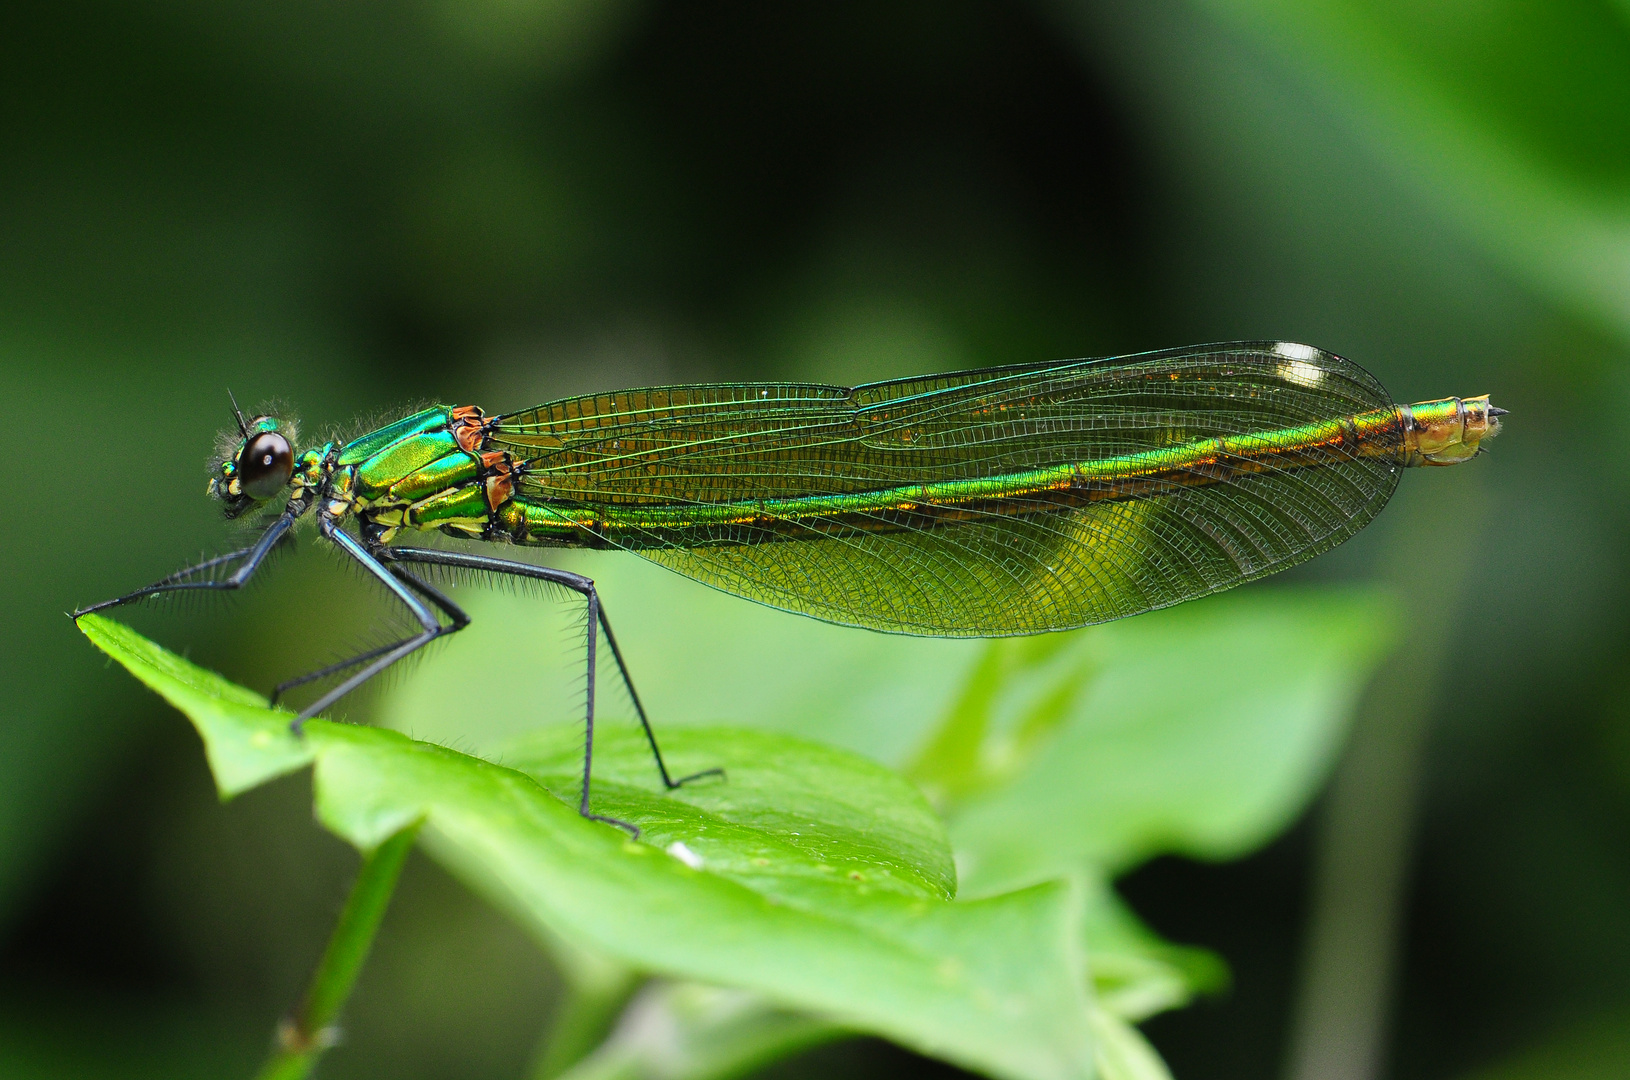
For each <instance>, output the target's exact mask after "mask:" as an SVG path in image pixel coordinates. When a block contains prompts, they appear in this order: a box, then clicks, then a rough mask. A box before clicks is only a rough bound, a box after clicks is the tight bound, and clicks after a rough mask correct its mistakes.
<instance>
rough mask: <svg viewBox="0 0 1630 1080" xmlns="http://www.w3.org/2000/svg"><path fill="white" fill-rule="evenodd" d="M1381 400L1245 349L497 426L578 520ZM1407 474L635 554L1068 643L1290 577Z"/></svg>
mask: <svg viewBox="0 0 1630 1080" xmlns="http://www.w3.org/2000/svg"><path fill="white" fill-rule="evenodd" d="M1387 405H1390V400H1389V399H1388V398H1387V395H1386V393H1385V391H1384V390H1382V389H1381V387H1380V386H1379V385H1378V384H1377V383H1376V382H1375V380H1374V379H1372V378H1371V377H1370V376H1369V375H1368V374H1367V373H1365V372H1364V371H1363V370H1362V369H1360V368H1358V367H1357V366H1356V365H1354V364H1352V363H1350V362H1349V361H1346V360H1343V359H1341V358H1339V357H1335V356H1332V355H1331V354H1328V353H1323V352H1319V351H1317V350H1311V349H1308V348H1306V347H1305V346H1289V345H1282V344H1279V343H1247V344H1234V345H1225V346H1208V347H1203V348H1199V349H1189V350H1174V351H1170V352H1164V353H1154V354H1143V355H1140V356H1134V357H1128V358H1123V359H1110V360H1095V361H1067V362H1061V363H1054V364H1048V365H1043V366H1037V367H1030V368H1005V369H995V370H987V371H980V372H968V373H961V374H956V375H947V376H938V377H930V378H924V379H913V380H903V381H897V382H890V383H878V384H873V385H871V386H862V387H857V388H854V389H845V388H841V387H827V386H818V385H806V384H760V385H748V386H716V387H713V386H699V387H676V388H664V389H656V390H643V391H633V392H627V393H620V394H616V395H601V396H597V397H591V398H577V399H570V400H568V401H562V402H557V403H554V404H552V405H549V406H543V407H541V408H540V409H537V410H532V412H531V413H528V414H519V415H518V416H516V417H511V418H505V420H504V422H503V424H502V428H501V431H502V434H501V436H500V439H501V442H502V443H503V445H504V446H505V447H506V448H508V449H510V450H511V451H512V452H519V453H525V454H528V455H530V457H529V460H530V461H531V462H532V470H533V471H532V475H531V477H530V478H529V479H528V480H527V481H526V490H528V491H529V492H530V493H532V494H534V495H542V496H546V497H549V498H554V499H568V500H573V501H579V502H582V503H587V504H595V503H608V504H609V503H648V504H665V505H683V504H695V503H706V502H714V501H723V500H730V501H734V500H753V499H769V498H797V497H801V496H814V495H832V494H852V493H855V492H863V491H873V490H878V489H880V488H885V487H890V486H894V485H898V484H912V483H921V482H927V481H937V480H952V479H967V478H983V477H990V476H999V475H1004V474H1007V473H1012V472H1018V471H1021V470H1025V469H1032V468H1042V467H1047V466H1051V465H1058V464H1064V463H1072V462H1087V461H1094V460H1099V459H1103V458H1107V457H1116V456H1121V455H1125V454H1130V453H1137V452H1140V451H1144V450H1151V449H1156V448H1159V447H1166V446H1171V445H1173V444H1179V443H1184V442H1189V441H1191V440H1194V439H1199V438H1208V437H1213V436H1218V435H1239V434H1247V433H1250V432H1257V431H1267V430H1276V429H1281V428H1286V427H1294V426H1297V425H1301V424H1306V423H1310V422H1314V421H1319V420H1329V419H1333V418H1336V417H1343V416H1350V415H1353V414H1356V413H1359V412H1364V411H1368V410H1371V409H1375V408H1381V407H1385V406H1387ZM1397 474H1398V466H1397V465H1396V464H1394V463H1393V462H1391V461H1388V460H1384V459H1376V458H1359V457H1354V458H1352V459H1350V460H1344V461H1339V462H1335V463H1332V464H1330V465H1325V466H1320V467H1317V468H1301V469H1285V470H1280V471H1269V472H1265V473H1259V474H1256V475H1251V476H1243V477H1238V478H1235V479H1232V480H1228V481H1224V482H1221V483H1216V484H1211V485H1208V486H1176V487H1174V488H1172V489H1170V490H1168V491H1166V492H1165V493H1163V494H1159V495H1155V496H1153V497H1148V498H1139V499H1131V500H1126V501H1113V502H1100V503H1094V504H1092V505H1089V506H1086V507H1074V508H1061V507H1059V506H1056V505H1050V504H1041V503H1038V504H1037V512H1036V513H1034V514H1028V515H1027V514H1013V513H1011V512H1005V513H1002V514H1000V515H992V516H991V517H989V518H988V519H985V520H978V521H973V522H969V523H964V524H957V525H951V526H943V527H938V528H932V529H923V530H916V531H911V530H893V531H871V530H866V529H855V530H852V531H850V532H847V533H845V534H840V535H837V536H832V535H828V534H822V533H817V532H815V531H813V530H807V529H805V530H802V535H804V536H807V539H797V536H798V535H800V528H801V527H800V526H797V525H795V524H790V525H789V528H788V532H789V533H790V534H791V536H792V537H793V538H791V539H786V540H780V541H777V542H771V543H741V542H735V538H733V537H732V536H731V535H729V532H728V530H726V531H725V532H724V533H722V534H718V535H714V536H712V537H710V538H709V542H707V543H705V544H700V545H698V544H696V543H695V541H694V538H691V539H690V540H688V541H687V543H686V546H679V545H678V544H677V543H675V542H674V541H673V539H672V538H670V537H668V536H666V535H664V534H663V533H661V532H660V531H655V530H653V531H650V532H648V533H646V534H644V535H641V536H639V537H638V538H636V540H634V541H631V542H629V544H628V546H629V547H631V548H633V549H634V550H637V551H639V553H640V554H641V555H644V556H645V557H646V558H649V559H651V560H653V561H655V562H658V563H661V564H662V565H664V566H668V567H670V568H671V569H674V570H676V571H678V572H680V573H682V574H685V575H687V576H689V577H693V578H696V579H698V580H700V581H704V582H706V583H708V584H710V585H713V586H716V587H718V588H720V589H723V590H725V591H727V592H731V593H736V594H738V595H742V596H746V597H750V598H752V599H755V600H758V601H761V602H763V603H767V604H770V605H772V606H774V607H779V608H784V609H786V610H790V611H797V612H801V613H803V614H807V615H812V616H814V617H817V618H821V619H826V620H829V621H832V622H839V623H846V624H852V625H859V626H867V627H872V628H874V629H880V630H889V631H896V632H902V633H917V634H933V635H980V636H986V635H1001V634H1017V633H1031V632H1035V631H1040V630H1056V629H1066V628H1069V627H1074V626H1081V625H1085V624H1088V623H1094V622H1103V621H1106V620H1108V619H1114V618H1120V617H1123V616H1126V615H1133V614H1136V613H1138V612H1141V611H1147V610H1150V609H1152V608H1156V607H1163V606H1166V605H1169V604H1175V603H1179V602H1181V601H1183V600H1187V599H1191V598H1193V597H1196V596H1200V595H1203V594H1206V593H1210V592H1216V591H1219V590H1221V589H1226V588H1229V587H1231V586H1233V585H1237V584H1239V583H1241V582H1244V581H1249V580H1252V579H1254V578H1258V577H1262V576H1264V575H1266V574H1270V573H1273V572H1275V571H1277V570H1280V569H1284V568H1285V567H1287V566H1290V565H1293V564H1295V563H1297V562H1300V561H1302V560H1304V559H1307V558H1311V557H1312V556H1314V555H1316V554H1318V553H1320V552H1322V551H1325V550H1328V549H1329V548H1331V547H1334V546H1335V545H1336V544H1339V543H1340V542H1341V541H1343V540H1345V539H1346V538H1347V537H1349V536H1351V535H1352V534H1353V533H1355V532H1357V531H1358V530H1359V529H1361V528H1362V527H1363V526H1364V525H1365V524H1367V523H1368V522H1369V521H1370V520H1371V519H1372V518H1373V517H1374V516H1375V514H1376V513H1378V512H1379V511H1380V509H1381V507H1382V506H1384V505H1385V503H1386V501H1387V499H1388V498H1389V497H1390V496H1391V494H1392V491H1393V489H1394V487H1395V485H1396V483H1397Z"/></svg>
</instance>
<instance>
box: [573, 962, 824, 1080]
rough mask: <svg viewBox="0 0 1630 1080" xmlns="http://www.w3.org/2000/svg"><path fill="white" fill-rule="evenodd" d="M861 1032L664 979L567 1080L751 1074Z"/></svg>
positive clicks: (736, 993)
mask: <svg viewBox="0 0 1630 1080" xmlns="http://www.w3.org/2000/svg"><path fill="white" fill-rule="evenodd" d="M853 1034H854V1032H853V1031H852V1030H850V1029H849V1028H846V1027H844V1026H843V1025H841V1024H834V1023H832V1022H831V1021H829V1020H822V1019H819V1018H817V1017H812V1016H808V1015H806V1014H802V1013H795V1012H789V1011H787V1010H785V1009H778V1008H776V1007H775V1006H774V1005H772V1004H771V1003H769V1002H768V1001H766V1000H765V999H764V998H763V997H762V996H760V995H758V994H753V993H750V992H747V991H743V990H724V989H720V988H718V987H712V986H702V985H700V984H698V983H671V982H665V981H656V982H653V983H651V984H650V985H648V986H647V987H646V988H645V989H644V990H642V991H641V992H640V994H639V996H638V997H637V998H635V999H634V1001H633V1003H632V1004H631V1005H630V1006H629V1008H628V1010H627V1012H626V1013H624V1015H623V1019H622V1022H621V1023H620V1024H619V1025H618V1027H617V1030H616V1031H615V1032H614V1033H613V1034H612V1036H611V1038H609V1039H607V1040H606V1042H605V1044H604V1045H602V1046H601V1047H600V1049H599V1050H597V1051H595V1053H594V1054H592V1055H590V1056H589V1057H587V1058H585V1059H584V1060H583V1061H582V1062H580V1063H579V1064H578V1065H577V1066H576V1067H575V1068H573V1069H571V1070H570V1071H569V1072H567V1073H564V1074H563V1075H562V1080H644V1078H646V1077H662V1078H663V1080H717V1078H723V1077H732V1076H745V1075H747V1074H749V1073H751V1072H752V1071H753V1070H755V1069H757V1068H759V1067H762V1066H764V1065H768V1064H770V1063H771V1062H773V1061H777V1060H779V1059H781V1058H783V1057H786V1056H787V1055H789V1054H793V1053H797V1052H798V1051H801V1050H807V1049H809V1048H811V1047H814V1046H818V1045H820V1044H822V1043H826V1042H831V1041H833V1040H835V1039H842V1038H847V1037H849V1036H851V1035H853Z"/></svg>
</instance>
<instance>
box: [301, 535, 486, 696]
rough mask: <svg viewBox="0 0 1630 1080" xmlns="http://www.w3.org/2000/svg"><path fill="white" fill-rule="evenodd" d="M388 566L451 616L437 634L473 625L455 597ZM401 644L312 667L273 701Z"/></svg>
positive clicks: (397, 643) (382, 646) (456, 630)
mask: <svg viewBox="0 0 1630 1080" xmlns="http://www.w3.org/2000/svg"><path fill="white" fill-rule="evenodd" d="M375 557H378V553H377V552H375ZM386 569H387V570H389V571H390V572H391V573H392V574H394V575H396V577H397V578H398V579H399V580H400V581H401V582H402V583H403V584H404V585H406V586H407V587H408V588H410V589H412V590H413V591H414V592H416V593H418V594H419V595H420V596H422V597H424V598H425V599H426V600H429V601H430V602H431V603H432V604H434V605H436V606H437V607H438V608H440V609H441V611H442V613H443V614H444V615H446V616H447V617H448V618H449V619H451V620H452V623H451V624H450V625H448V626H444V627H442V628H441V630H440V633H439V634H438V635H437V636H438V637H444V636H446V635H448V634H456V633H458V632H459V631H460V630H462V629H464V628H465V627H466V626H469V625H470V617H469V616H468V615H466V614H465V613H464V609H463V608H461V607H459V606H458V605H457V604H455V603H453V601H451V600H449V599H448V598H447V596H446V595H445V594H444V593H442V592H441V591H440V590H439V589H436V588H435V587H433V586H432V585H430V584H429V583H428V582H425V581H421V580H420V579H419V578H416V577H414V576H413V575H412V574H410V573H408V572H407V571H406V570H404V569H402V568H401V567H400V566H387V567H386ZM402 644H403V642H401V641H397V642H393V643H391V644H389V645H381V646H379V647H378V648H377V649H369V650H368V651H367V652H364V653H359V654H357V655H356V656H353V657H350V658H349V659H345V660H341V661H339V662H338V663H336V664H329V665H328V666H327V667H324V668H319V669H317V670H316V671H309V672H307V673H306V674H304V675H300V676H298V677H296V678H293V679H287V680H285V681H283V682H280V683H278V684H277V685H276V686H274V687H273V688H272V699H271V700H272V704H273V705H276V704H277V700H278V698H280V697H282V696H283V695H284V694H285V693H286V692H287V691H290V690H293V689H294V688H295V687H297V686H304V685H306V684H307V683H311V682H316V681H317V680H318V679H326V678H328V676H330V675H333V674H335V673H337V672H341V671H345V670H348V669H350V668H354V667H356V666H357V665H358V664H363V663H366V662H368V661H369V660H372V659H374V658H375V657H377V656H384V655H385V654H386V653H388V652H390V651H391V650H393V649H395V648H397V647H399V646H400V645H402Z"/></svg>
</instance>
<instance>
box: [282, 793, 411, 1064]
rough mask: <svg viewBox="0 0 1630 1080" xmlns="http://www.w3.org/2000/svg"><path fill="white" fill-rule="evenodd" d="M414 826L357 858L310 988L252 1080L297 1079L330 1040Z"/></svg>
mask: <svg viewBox="0 0 1630 1080" xmlns="http://www.w3.org/2000/svg"><path fill="white" fill-rule="evenodd" d="M418 831H419V828H418V826H417V825H414V826H410V827H408V828H406V829H403V830H402V831H401V832H399V833H397V834H396V835H395V836H393V837H391V838H390V839H389V840H386V841H385V842H384V843H383V844H380V845H379V846H378V847H377V848H375V849H374V850H373V851H372V852H371V853H369V854H368V855H366V856H365V857H364V858H363V860H362V868H361V869H360V870H358V871H357V880H356V882H355V883H354V884H352V886H351V895H350V896H348V897H346V900H345V908H344V910H343V911H341V912H340V921H339V922H338V923H336V924H335V926H334V933H333V934H332V935H331V936H330V937H329V939H328V948H327V949H325V950H324V951H323V959H322V962H321V963H319V964H318V965H317V972H316V974H315V975H313V976H312V977H311V988H310V989H309V990H307V991H306V998H305V1000H304V1001H303V1002H301V1004H300V1008H299V1011H297V1012H296V1013H295V1014H294V1016H293V1017H292V1018H291V1019H288V1020H285V1021H284V1022H283V1023H282V1024H280V1025H278V1030H277V1043H278V1048H277V1050H276V1051H275V1052H274V1053H273V1054H272V1056H271V1058H270V1059H269V1060H268V1061H267V1062H266V1064H265V1065H264V1066H262V1067H261V1070H260V1074H259V1077H258V1080H301V1078H303V1077H305V1076H307V1075H308V1074H309V1073H310V1072H311V1070H312V1067H313V1066H315V1065H316V1064H317V1059H318V1058H320V1057H322V1056H323V1052H324V1051H326V1050H327V1049H328V1048H329V1047H330V1046H333V1045H334V1042H335V1036H336V1032H335V1029H334V1021H335V1020H336V1019H337V1018H338V1017H339V1012H340V1009H341V1008H342V1007H343V1006H344V1005H345V1001H346V999H347V998H349V997H350V996H351V988H352V987H353V986H355V985H356V981H357V974H358V973H359V972H361V970H362V964H363V961H365V960H367V959H368V950H369V949H370V948H372V947H373V943H374V934H375V933H377V932H378V930H379V923H380V921H381V920H382V919H384V917H385V908H386V906H387V905H389V904H390V899H391V893H393V892H395V891H396V881H397V879H398V878H400V877H401V875H402V864H403V863H405V862H406V861H407V854H408V852H409V851H410V850H411V849H412V848H413V838H414V837H415V836H416V835H417V834H418Z"/></svg>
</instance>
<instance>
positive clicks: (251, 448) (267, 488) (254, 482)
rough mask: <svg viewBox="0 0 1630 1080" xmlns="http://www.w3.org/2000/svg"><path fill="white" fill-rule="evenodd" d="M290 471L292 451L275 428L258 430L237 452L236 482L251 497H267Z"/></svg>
mask: <svg viewBox="0 0 1630 1080" xmlns="http://www.w3.org/2000/svg"><path fill="white" fill-rule="evenodd" d="M293 473H294V451H293V450H290V449H289V440H287V439H285V438H284V437H283V436H281V435H279V434H278V433H277V432H275V431H262V432H261V433H260V434H258V435H256V436H255V437H254V438H252V439H250V440H249V443H248V445H247V446H245V447H244V448H243V452H242V453H241V454H239V455H238V483H239V484H240V485H242V487H243V493H244V494H245V495H247V496H249V497H250V498H251V499H270V498H271V497H272V496H273V495H276V494H277V493H278V492H279V491H282V490H283V485H285V484H287V483H288V482H289V477H290V476H291V475H292V474H293Z"/></svg>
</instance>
